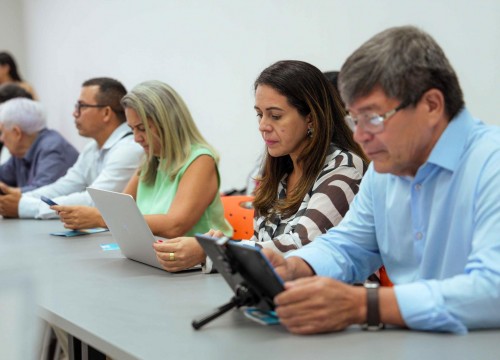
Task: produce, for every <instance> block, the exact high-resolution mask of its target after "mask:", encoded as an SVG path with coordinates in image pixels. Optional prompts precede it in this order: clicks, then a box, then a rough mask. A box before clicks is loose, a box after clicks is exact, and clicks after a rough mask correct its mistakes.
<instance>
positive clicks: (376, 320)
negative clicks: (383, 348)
mask: <svg viewBox="0 0 500 360" xmlns="http://www.w3.org/2000/svg"><path fill="white" fill-rule="evenodd" d="M363 286H364V287H365V289H366V323H365V324H363V329H364V330H369V331H376V330H381V329H383V328H384V324H383V323H382V322H380V310H379V302H378V289H379V287H380V285H379V284H378V283H375V282H365V283H364V284H363Z"/></svg>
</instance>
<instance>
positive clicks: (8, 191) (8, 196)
mask: <svg viewBox="0 0 500 360" xmlns="http://www.w3.org/2000/svg"><path fill="white" fill-rule="evenodd" d="M0 191H1V192H2V193H3V195H0V215H2V216H3V217H6V218H17V217H19V212H18V208H19V200H20V199H21V189H19V188H13V187H9V186H7V185H5V184H4V183H0Z"/></svg>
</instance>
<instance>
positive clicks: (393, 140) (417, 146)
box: [266, 26, 500, 334]
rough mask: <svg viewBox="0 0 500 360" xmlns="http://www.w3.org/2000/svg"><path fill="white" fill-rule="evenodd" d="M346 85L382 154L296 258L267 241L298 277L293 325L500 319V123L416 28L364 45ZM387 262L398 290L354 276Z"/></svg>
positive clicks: (363, 135) (290, 303)
mask: <svg viewBox="0 0 500 360" xmlns="http://www.w3.org/2000/svg"><path fill="white" fill-rule="evenodd" d="M339 85H340V91H341V94H342V97H343V100H344V101H345V103H346V105H347V109H348V110H349V115H348V116H347V117H346V121H348V122H350V123H351V124H352V126H353V130H354V138H355V140H356V141H357V142H358V143H359V144H361V145H362V147H363V149H364V151H365V152H366V154H367V155H368V157H369V158H370V159H371V160H372V163H371V165H370V168H369V170H368V172H367V174H366V175H365V177H364V179H363V181H362V182H361V187H360V191H359V193H358V195H357V196H356V197H355V198H354V201H353V202H352V204H351V207H350V210H349V211H348V213H347V215H346V216H345V218H344V220H343V221H342V222H341V223H340V225H338V226H337V227H335V228H332V229H330V230H329V231H328V232H327V233H326V234H324V235H321V236H319V237H318V238H316V239H315V240H314V241H313V242H312V243H311V244H309V245H307V246H305V247H304V248H302V249H300V250H298V251H296V252H294V253H292V254H291V255H290V256H289V257H288V258H287V259H286V260H285V259H283V258H282V257H281V256H279V255H277V254H273V253H271V252H269V251H267V250H266V254H267V255H268V256H269V258H270V260H271V262H272V264H273V265H274V266H275V267H276V270H277V272H278V273H279V274H280V275H282V277H283V278H285V279H286V280H294V281H289V282H287V283H286V290H285V291H284V292H282V293H281V294H279V295H278V296H277V297H276V298H275V302H276V305H277V313H278V315H279V317H280V319H281V322H282V323H283V324H284V325H285V326H286V327H287V328H288V329H289V330H290V331H291V332H294V333H301V334H306V333H319V332H329V331H335V330H341V329H343V328H345V327H347V326H349V325H351V324H364V325H365V328H368V329H379V328H382V325H383V324H384V323H387V324H393V325H399V326H407V327H409V328H411V329H417V330H430V331H445V332H454V333H459V334H463V333H466V332H467V331H468V329H477V328H495V327H496V328H498V327H500V129H499V128H496V127H492V126H486V125H484V124H483V123H481V122H480V121H478V120H476V119H474V118H473V117H472V116H471V114H470V113H469V112H468V111H467V110H466V109H465V107H464V101H463V95H462V91H461V89H460V85H459V83H458V79H457V76H456V74H455V72H454V70H453V69H452V67H451V65H450V64H449V62H448V60H447V58H446V56H445V55H444V53H443V51H442V49H441V48H440V47H439V45H438V44H436V42H435V41H434V39H432V38H431V37H430V36H429V35H428V34H426V33H424V32H422V31H421V30H419V29H416V28H414V27H408V26H407V27H399V28H391V29H388V30H386V31H384V32H382V33H380V34H378V35H376V36H375V37H373V38H372V39H370V40H369V41H368V42H366V43H365V44H364V45H362V46H361V47H360V48H359V49H358V50H356V51H355V52H354V53H353V54H352V55H351V56H350V57H349V58H348V59H347V61H346V63H345V64H344V65H343V67H342V69H341V72H340V79H339ZM382 265H384V266H385V268H386V270H387V273H388V275H389V277H390V279H391V280H392V282H393V283H394V287H392V288H391V287H381V288H379V287H378V285H376V284H369V283H366V284H365V286H364V287H361V286H351V285H347V284H346V283H348V284H353V283H362V282H364V280H365V279H366V278H367V277H368V276H369V275H370V274H371V273H373V272H375V271H376V270H377V269H378V268H379V267H380V266H382ZM312 275H318V276H312ZM299 278H300V279H299ZM295 279H297V280H295ZM334 279H335V280H334Z"/></svg>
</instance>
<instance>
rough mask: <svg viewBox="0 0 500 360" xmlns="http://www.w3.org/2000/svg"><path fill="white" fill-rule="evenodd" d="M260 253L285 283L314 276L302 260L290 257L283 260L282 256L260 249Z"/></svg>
mask: <svg viewBox="0 0 500 360" xmlns="http://www.w3.org/2000/svg"><path fill="white" fill-rule="evenodd" d="M262 253H263V254H264V255H265V256H266V257H267V259H268V260H269V262H270V263H271V265H272V266H273V267H274V270H275V271H276V273H277V274H278V275H279V276H280V277H281V278H282V279H283V280H285V281H287V280H294V279H297V278H301V277H305V276H312V275H314V271H313V270H312V269H311V267H310V266H309V265H308V264H307V263H306V262H305V261H304V260H302V258H299V257H294V256H292V257H289V258H287V259H285V258H284V257H283V255H281V254H279V253H277V252H275V251H273V250H272V249H268V248H264V249H262Z"/></svg>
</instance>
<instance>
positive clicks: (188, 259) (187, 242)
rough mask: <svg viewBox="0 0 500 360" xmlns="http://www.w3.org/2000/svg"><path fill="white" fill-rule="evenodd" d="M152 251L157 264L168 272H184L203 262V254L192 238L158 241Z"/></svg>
mask: <svg viewBox="0 0 500 360" xmlns="http://www.w3.org/2000/svg"><path fill="white" fill-rule="evenodd" d="M153 249H154V250H155V252H156V258H157V259H158V262H159V263H160V264H161V266H162V267H163V268H164V269H165V270H167V271H170V272H177V271H181V270H186V269H189V268H190V267H193V266H195V265H199V264H201V263H203V262H205V252H204V251H203V249H202V247H201V246H200V244H198V241H197V240H196V239H195V238H194V237H179V238H175V239H169V240H158V241H156V242H155V243H154V244H153Z"/></svg>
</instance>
